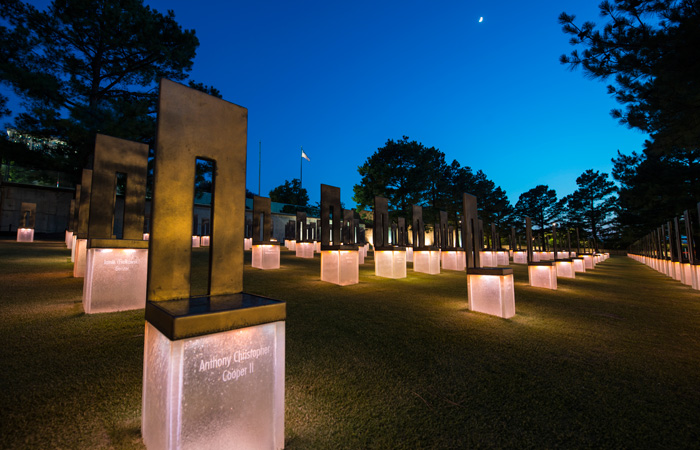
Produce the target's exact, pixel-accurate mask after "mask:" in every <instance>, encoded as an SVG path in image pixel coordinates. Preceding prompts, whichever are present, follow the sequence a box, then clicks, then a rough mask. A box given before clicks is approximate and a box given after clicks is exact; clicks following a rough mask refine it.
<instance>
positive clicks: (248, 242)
mask: <svg viewBox="0 0 700 450" xmlns="http://www.w3.org/2000/svg"><path fill="white" fill-rule="evenodd" d="M252 248H253V238H243V250H251V249H252Z"/></svg>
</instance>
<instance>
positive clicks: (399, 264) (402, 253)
mask: <svg viewBox="0 0 700 450" xmlns="http://www.w3.org/2000/svg"><path fill="white" fill-rule="evenodd" d="M394 231H395V236H394V239H392V240H391V242H390V239H389V201H388V200H387V199H386V198H384V197H376V196H375V197H374V228H373V233H374V234H373V236H374V274H375V275H376V276H378V277H383V278H406V246H405V244H406V242H403V241H404V236H405V234H406V231H405V223H404V229H403V230H401V232H400V234H401V239H402V241H401V242H397V241H398V234H399V228H398V226H396V227H392V232H394Z"/></svg>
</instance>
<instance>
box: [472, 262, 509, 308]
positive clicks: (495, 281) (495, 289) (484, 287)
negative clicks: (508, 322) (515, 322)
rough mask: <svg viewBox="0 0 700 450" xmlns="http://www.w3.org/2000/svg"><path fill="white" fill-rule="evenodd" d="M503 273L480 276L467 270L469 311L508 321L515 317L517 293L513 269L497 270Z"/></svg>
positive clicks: (478, 271)
mask: <svg viewBox="0 0 700 450" xmlns="http://www.w3.org/2000/svg"><path fill="white" fill-rule="evenodd" d="M497 270H501V273H498V272H497V273H495V274H480V270H479V269H477V270H476V272H477V273H476V274H475V273H469V269H468V270H467V295H468V298H469V309H470V310H472V311H477V312H481V313H484V314H490V315H492V316H498V317H502V318H504V319H508V318H510V317H513V316H514V315H515V291H514V287H513V286H514V284H513V270H512V269H497Z"/></svg>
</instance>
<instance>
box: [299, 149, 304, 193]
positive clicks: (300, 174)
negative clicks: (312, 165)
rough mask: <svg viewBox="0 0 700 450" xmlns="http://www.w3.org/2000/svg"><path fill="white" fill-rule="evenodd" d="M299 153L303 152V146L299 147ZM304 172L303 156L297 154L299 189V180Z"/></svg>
mask: <svg viewBox="0 0 700 450" xmlns="http://www.w3.org/2000/svg"><path fill="white" fill-rule="evenodd" d="M301 154H302V155H303V154H304V146H303V145H302V147H301ZM303 173H304V157H303V156H299V189H301V181H302V180H303V178H302V175H303Z"/></svg>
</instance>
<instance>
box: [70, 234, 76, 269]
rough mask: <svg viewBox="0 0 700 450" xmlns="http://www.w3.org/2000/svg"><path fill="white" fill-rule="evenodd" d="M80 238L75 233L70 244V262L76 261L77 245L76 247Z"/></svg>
mask: <svg viewBox="0 0 700 450" xmlns="http://www.w3.org/2000/svg"><path fill="white" fill-rule="evenodd" d="M77 240H78V236H76V235H75V233H73V238H72V240H71V244H70V262H72V263H74V262H75V247H76V244H75V243H76V241H77Z"/></svg>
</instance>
